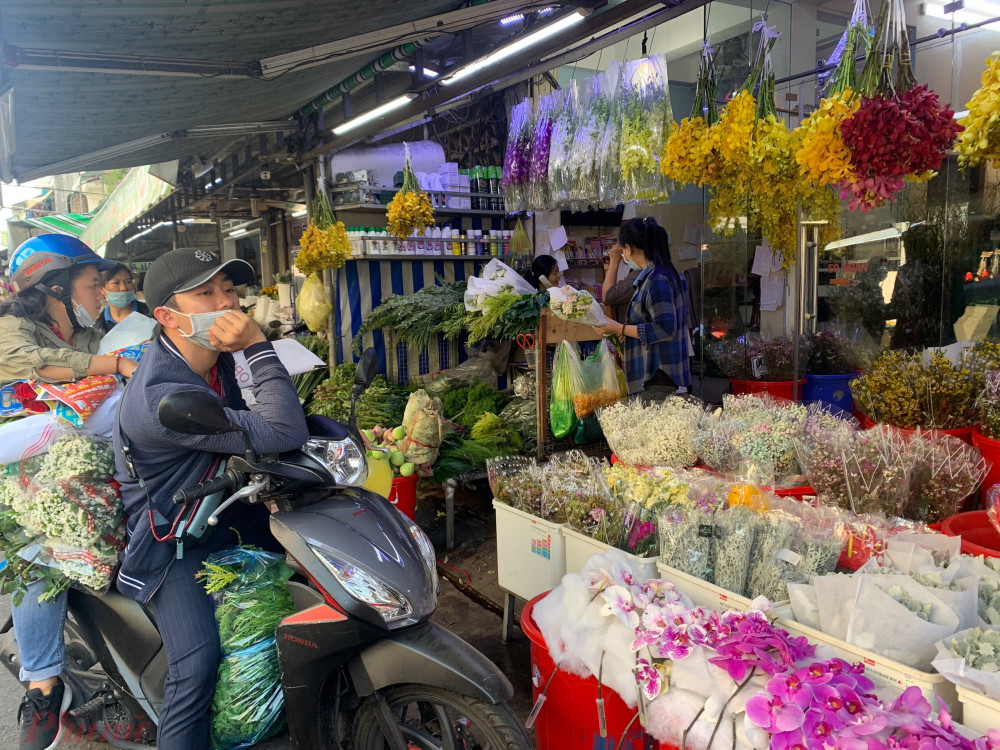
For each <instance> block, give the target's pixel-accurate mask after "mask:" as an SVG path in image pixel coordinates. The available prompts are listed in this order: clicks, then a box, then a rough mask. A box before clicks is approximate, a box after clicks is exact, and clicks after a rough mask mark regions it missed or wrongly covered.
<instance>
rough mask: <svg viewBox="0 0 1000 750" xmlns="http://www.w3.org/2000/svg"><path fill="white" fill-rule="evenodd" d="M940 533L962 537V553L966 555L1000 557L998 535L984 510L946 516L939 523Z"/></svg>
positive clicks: (999, 535)
mask: <svg viewBox="0 0 1000 750" xmlns="http://www.w3.org/2000/svg"><path fill="white" fill-rule="evenodd" d="M941 531H942V532H944V533H945V534H947V535H948V536H960V537H962V552H964V553H965V554H966V555H977V556H978V555H984V556H986V557H1000V534H998V533H997V530H996V529H994V528H993V524H991V523H990V519H989V518H987V516H986V511H985V510H973V511H970V512H968V513H956V514H955V515H953V516H948V517H947V518H946V519H944V521H942V522H941Z"/></svg>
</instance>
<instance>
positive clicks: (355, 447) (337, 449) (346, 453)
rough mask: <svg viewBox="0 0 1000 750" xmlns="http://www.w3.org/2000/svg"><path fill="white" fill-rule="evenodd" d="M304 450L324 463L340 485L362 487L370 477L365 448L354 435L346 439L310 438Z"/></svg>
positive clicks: (303, 447)
mask: <svg viewBox="0 0 1000 750" xmlns="http://www.w3.org/2000/svg"><path fill="white" fill-rule="evenodd" d="M302 451H303V452H304V453H305V454H306V455H308V456H311V457H312V458H314V459H315V460H317V461H319V462H320V463H321V464H323V466H324V467H325V468H326V470H327V471H329V472H330V476H332V477H333V481H334V482H336V483H337V484H339V485H342V486H345V487H360V486H361V485H363V484H364V483H365V480H366V479H368V460H367V459H366V458H365V449H364V447H363V446H362V445H361V444H360V443H358V442H357V441H356V440H355V439H354V438H353V437H347V438H345V439H344V440H326V439H324V438H310V439H309V440H307V441H306V444H305V445H304V446H302Z"/></svg>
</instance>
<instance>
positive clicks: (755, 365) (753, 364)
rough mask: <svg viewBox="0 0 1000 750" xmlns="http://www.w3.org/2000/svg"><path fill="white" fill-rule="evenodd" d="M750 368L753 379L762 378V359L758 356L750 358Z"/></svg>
mask: <svg viewBox="0 0 1000 750" xmlns="http://www.w3.org/2000/svg"><path fill="white" fill-rule="evenodd" d="M750 368H751V369H752V370H753V376H754V377H755V378H762V377H764V358H763V357H762V356H760V355H759V354H758V355H757V356H756V357H752V358H751V359H750Z"/></svg>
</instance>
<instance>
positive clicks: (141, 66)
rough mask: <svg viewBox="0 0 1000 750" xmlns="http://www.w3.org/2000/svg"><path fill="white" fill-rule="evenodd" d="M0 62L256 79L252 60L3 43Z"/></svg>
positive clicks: (94, 70) (257, 73)
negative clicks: (58, 48)
mask: <svg viewBox="0 0 1000 750" xmlns="http://www.w3.org/2000/svg"><path fill="white" fill-rule="evenodd" d="M3 64H4V65H6V66H8V67H11V68H18V69H19V70H58V71H60V72H64V73H108V74H115V73H118V74H121V75H153V76H167V77H169V76H181V77H187V78H204V77H206V76H211V77H212V78H259V77H260V65H259V64H258V63H256V62H251V63H238V62H228V61H225V60H185V59H181V58H175V57H152V56H148V55H121V54H110V53H103V52H73V51H65V50H51V49H32V48H28V47H16V46H14V45H13V44H5V45H4V48H3Z"/></svg>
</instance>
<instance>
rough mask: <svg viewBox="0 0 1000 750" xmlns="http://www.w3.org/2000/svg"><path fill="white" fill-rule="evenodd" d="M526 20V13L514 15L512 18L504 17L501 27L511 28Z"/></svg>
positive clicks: (501, 20)
mask: <svg viewBox="0 0 1000 750" xmlns="http://www.w3.org/2000/svg"><path fill="white" fill-rule="evenodd" d="M523 20H524V13H514V14H513V15H510V16H504V17H503V18H501V19H500V25H501V26H510V25H511V24H514V23H517V22H518V21H523Z"/></svg>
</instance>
